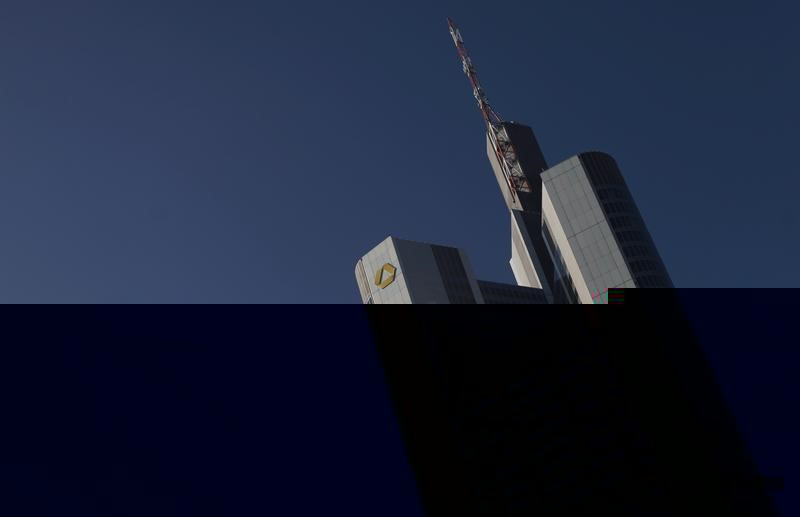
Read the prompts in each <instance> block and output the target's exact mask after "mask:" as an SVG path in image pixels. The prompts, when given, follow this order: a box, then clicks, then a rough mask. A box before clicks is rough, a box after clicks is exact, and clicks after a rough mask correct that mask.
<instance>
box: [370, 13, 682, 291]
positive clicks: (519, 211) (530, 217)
mask: <svg viewBox="0 0 800 517" xmlns="http://www.w3.org/2000/svg"><path fill="white" fill-rule="evenodd" d="M450 31H451V35H452V36H453V41H454V42H455V43H456V47H457V48H458V51H459V56H460V57H461V59H462V63H463V67H464V72H465V73H466V74H467V76H468V77H469V79H470V83H471V84H472V86H473V89H474V94H475V98H476V100H477V101H478V106H479V108H480V109H481V112H482V114H483V117H484V121H485V122H486V126H487V130H486V151H487V156H488V158H489V163H490V165H491V167H492V171H493V172H494V175H495V178H496V179H497V183H498V185H499V187H500V192H501V194H502V197H503V200H504V202H505V205H506V209H507V210H508V211H509V219H510V222H511V224H510V229H511V232H510V234H511V257H510V260H509V264H510V266H511V270H512V272H513V273H514V278H515V280H516V282H517V286H519V287H527V288H531V289H537V290H539V291H540V293H541V295H542V296H543V297H544V300H545V301H546V302H547V303H596V302H597V301H598V300H606V299H607V297H605V296H604V295H605V294H606V293H607V292H608V290H609V289H618V288H626V289H627V288H637V287H667V288H669V287H672V281H671V280H670V278H669V275H668V273H667V270H666V267H665V266H664V263H663V262H662V260H661V257H660V255H659V253H658V251H657V250H656V247H655V244H654V243H653V239H652V237H651V236H650V234H649V232H648V231H647V227H646V226H645V224H644V221H643V219H642V217H641V214H640V213H639V210H638V208H637V207H636V204H635V203H634V201H633V196H632V195H631V193H630V191H629V190H628V187H627V185H626V183H625V180H624V179H623V177H622V173H621V172H620V171H619V168H618V166H617V163H616V161H615V160H614V159H613V158H612V157H611V156H609V155H607V154H605V153H600V152H586V153H581V154H578V155H576V156H573V157H571V158H569V159H567V160H565V161H563V162H561V163H559V164H558V165H555V166H554V167H548V165H547V161H546V160H545V157H544V154H543V153H542V150H541V148H540V147H539V143H538V142H537V140H536V136H535V135H534V132H533V130H532V129H531V128H530V127H528V126H526V125H523V124H519V123H516V122H509V121H503V120H502V119H500V117H499V116H498V115H497V114H496V113H495V111H494V110H493V109H492V108H491V106H490V105H489V103H488V101H487V100H486V97H485V94H484V93H483V89H482V88H481V87H480V84H479V83H478V80H477V75H476V73H475V68H474V66H473V65H472V61H471V60H470V58H469V56H468V55H467V54H466V49H465V48H464V47H463V40H462V39H461V34H460V32H459V31H458V29H457V28H456V27H455V25H454V24H452V22H451V24H450ZM386 242H387V241H384V243H382V244H380V245H378V247H376V248H375V249H373V250H372V251H370V252H369V253H368V254H367V255H365V257H363V258H362V259H361V260H360V261H359V264H363V262H364V260H365V259H369V257H372V256H375V254H376V253H378V250H379V249H380V248H381V246H384V245H385V243H386ZM394 242H399V241H394ZM402 242H403V243H405V244H402V246H405V247H407V248H408V249H411V248H413V247H414V246H412V244H411V243H410V241H402ZM419 246H422V248H420V249H423V248H425V247H426V246H427V247H430V246H431V245H423V244H419ZM419 246H418V247H419ZM436 248H437V247H433V248H431V249H436ZM436 256H438V255H436ZM458 256H459V261H461V262H463V263H464V264H466V255H465V254H464V252H463V251H458ZM437 260H438V259H437ZM410 263H414V264H416V261H411V262H410ZM437 264H439V262H437ZM359 267H361V269H363V266H359ZM359 267H357V268H356V279H357V281H358V284H359V290H360V292H361V294H362V301H364V303H480V301H479V300H480V290H475V288H474V286H473V291H475V292H474V293H473V294H472V295H471V296H429V292H428V291H431V290H436V288H434V287H433V286H434V285H445V284H446V283H447V275H448V274H450V273H446V272H445V271H444V270H443V269H441V268H432V267H427V268H419V269H418V268H413V269H411V270H408V271H405V272H404V273H403V283H402V284H401V285H403V286H404V287H403V288H402V289H405V291H404V292H406V294H407V295H406V296H405V297H403V296H399V297H391V296H371V295H370V293H369V292H368V290H369V289H372V288H373V287H374V286H371V284H369V282H367V281H366V280H365V279H364V278H365V277H364V275H361V274H360V273H359V271H360V269H359ZM393 267H396V266H393ZM473 284H474V281H473ZM500 285H502V284H495V288H499V286H500ZM412 286H413V287H412ZM510 288H511V286H507V287H506V289H507V290H509V289H510ZM431 292H432V291H431ZM439 292H440V293H444V292H445V291H441V290H440V291H439ZM413 293H419V294H418V295H414V294H413ZM423 299H424V300H427V301H425V302H421V301H420V300H423ZM536 299H537V300H538V298H536ZM537 303H538V302H537Z"/></svg>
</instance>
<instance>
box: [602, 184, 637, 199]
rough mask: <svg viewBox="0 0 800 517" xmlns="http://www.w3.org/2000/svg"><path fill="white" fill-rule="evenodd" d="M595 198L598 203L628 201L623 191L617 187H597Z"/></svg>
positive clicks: (628, 197) (626, 193) (627, 196)
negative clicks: (613, 200) (617, 200)
mask: <svg viewBox="0 0 800 517" xmlns="http://www.w3.org/2000/svg"><path fill="white" fill-rule="evenodd" d="M597 197H598V198H599V199H600V201H607V200H611V199H619V200H622V201H630V196H629V195H628V192H627V191H626V190H625V189H622V188H619V187H598V188H597Z"/></svg>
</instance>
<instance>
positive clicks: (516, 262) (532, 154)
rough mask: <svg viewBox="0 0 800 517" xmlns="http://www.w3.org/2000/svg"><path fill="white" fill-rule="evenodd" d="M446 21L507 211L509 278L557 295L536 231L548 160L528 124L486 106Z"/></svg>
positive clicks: (550, 296) (475, 76)
mask: <svg viewBox="0 0 800 517" xmlns="http://www.w3.org/2000/svg"><path fill="white" fill-rule="evenodd" d="M447 23H448V26H449V28H450V35H451V37H452V38H453V42H454V43H455V45H456V50H457V51H458V56H459V58H460V59H461V66H462V69H463V70H464V73H465V74H466V76H467V78H468V79H469V82H470V85H471V86H472V89H473V95H474V96H475V99H476V100H477V102H478V108H480V111H481V114H482V115H483V120H484V122H485V124H486V152H487V155H488V157H489V162H490V163H491V165H492V169H493V170H494V173H495V177H496V178H497V182H498V183H499V185H500V191H501V192H502V194H503V199H504V200H505V202H506V206H507V207H508V209H509V211H510V214H511V260H510V264H511V270H512V271H513V273H514V278H515V279H516V280H517V284H519V285H522V286H526V287H535V288H540V289H542V290H543V291H544V293H545V295H546V296H547V299H548V301H550V302H553V301H558V297H557V296H556V297H554V293H553V289H552V286H551V283H552V281H553V271H554V268H553V264H552V261H551V260H550V256H549V254H548V253H547V248H546V246H545V244H544V241H543V239H542V232H541V225H542V180H541V178H540V177H539V174H540V173H541V172H542V171H544V170H545V169H547V161H546V160H545V158H544V155H543V154H542V150H541V148H540V147H539V143H538V142H537V141H536V137H535V136H534V134H533V130H532V129H531V128H530V127H528V126H524V125H522V124H517V123H514V122H506V121H503V119H502V118H501V117H500V116H499V115H498V114H497V112H496V111H495V110H494V108H492V107H491V105H490V104H489V101H488V99H487V98H486V94H485V92H484V91H483V88H481V85H480V82H479V81H478V74H477V72H476V70H475V66H474V65H473V63H472V59H471V58H470V56H469V54H468V53H467V50H466V47H465V46H464V40H463V38H462V36H461V31H460V30H459V29H458V27H456V25H455V23H454V22H453V20H451V19H450V18H448V19H447ZM555 294H558V293H555Z"/></svg>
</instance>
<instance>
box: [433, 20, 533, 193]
mask: <svg viewBox="0 0 800 517" xmlns="http://www.w3.org/2000/svg"><path fill="white" fill-rule="evenodd" d="M447 25H448V27H449V28H450V36H452V38H453V43H455V45H456V50H457V51H458V57H459V58H460V59H461V66H462V68H463V70H464V74H466V76H467V78H468V79H469V82H470V84H471V85H472V94H473V95H474V96H475V100H476V101H478V108H480V110H481V113H482V114H483V119H484V121H485V122H486V129H487V131H488V134H489V140H490V141H491V142H492V147H493V148H494V153H495V156H496V157H497V162H498V163H499V164H500V167H501V169H502V170H503V174H504V175H505V178H506V181H507V182H508V187H509V189H510V190H511V198H512V200H514V201H515V202H516V201H517V193H519V192H531V188H530V185H529V184H528V180H527V178H526V177H525V173H524V172H523V171H522V167H520V165H519V161H518V160H517V153H516V151H515V150H514V146H513V145H512V144H511V139H510V137H509V135H508V132H507V131H506V129H505V128H504V127H503V126H502V124H503V119H501V118H500V116H499V115H498V114H497V112H495V111H494V109H493V108H492V106H491V105H490V104H489V101H488V99H487V98H486V94H485V93H484V91H483V88H481V84H480V82H478V73H477V72H476V71H475V67H474V66H473V64H472V59H470V57H469V54H468V53H467V49H466V47H465V46H464V39H463V38H462V37H461V31H459V30H458V27H456V24H455V23H454V22H453V20H451V19H450V18H448V19H447Z"/></svg>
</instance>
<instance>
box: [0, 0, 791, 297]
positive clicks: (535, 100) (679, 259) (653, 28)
mask: <svg viewBox="0 0 800 517" xmlns="http://www.w3.org/2000/svg"><path fill="white" fill-rule="evenodd" d="M505 5H506V8H504V9H494V8H489V7H488V5H487V4H486V3H485V2H438V3H432V2H418V1H404V2H394V3H385V2H352V1H346V0H345V1H342V2H333V3H331V2H310V1H297V2H279V3H278V2H270V3H265V2H256V1H229V2H209V1H202V0H201V1H197V0H195V1H191V2H189V1H182V0H178V1H171V2H155V1H149V0H139V1H136V2H122V1H118V2H104V1H86V0H76V1H73V2H68V3H65V2H60V1H45V0H42V1H31V0H24V1H23V0H4V1H3V8H2V11H3V15H2V17H0V232H2V236H3V253H2V256H1V258H0V260H1V261H2V266H3V267H1V268H0V301H2V302H99V303H107V302H114V303H116V302H120V303H122V302H124V303H140V302H162V303H172V302H182V303H207V302H218V303H251V302H259V303H304V302H311V303H358V302H359V301H360V299H359V296H358V292H357V288H356V283H355V278H354V273H353V270H354V265H355V262H356V260H357V259H358V258H359V257H360V256H362V255H363V254H364V253H366V252H367V251H368V250H370V249H371V248H372V247H373V246H375V245H376V244H377V243H379V242H380V241H382V240H383V239H384V238H386V237H387V236H388V235H393V236H397V237H401V238H406V239H411V240H418V241H423V242H431V243H437V244H443V245H450V246H456V247H460V248H463V249H465V250H466V251H467V253H468V254H469V257H470V260H471V262H472V265H473V269H474V270H475V271H476V274H477V275H478V276H479V277H480V278H483V279H487V280H496V281H506V282H512V281H513V277H512V274H511V270H510V267H509V266H508V259H509V257H510V242H509V240H510V237H509V232H510V227H509V220H508V215H507V213H506V210H505V208H504V204H503V201H502V198H501V195H500V191H499V187H498V185H497V184H496V182H495V180H494V177H493V174H492V172H491V169H490V166H489V163H488V161H487V158H486V155H485V148H484V128H483V125H482V119H481V116H480V113H479V111H478V109H477V106H476V104H475V102H474V99H473V97H472V92H471V89H470V87H469V85H468V82H467V79H466V77H465V76H464V75H463V73H462V72H461V67H460V63H459V62H458V58H457V56H456V52H455V49H454V47H453V44H452V41H451V39H450V36H449V33H448V31H447V24H446V17H447V16H451V17H453V18H454V19H455V21H456V22H457V23H458V24H459V26H460V28H461V31H462V34H463V36H464V39H465V42H466V45H467V48H468V49H469V50H470V52H471V54H472V57H473V62H474V64H475V65H476V67H477V70H478V73H479V76H480V78H481V81H482V84H483V86H484V89H485V90H486V92H487V94H488V96H489V99H490V101H491V102H492V103H493V105H494V107H495V108H496V109H497V111H498V112H499V113H500V114H501V116H503V117H504V118H506V119H509V120H514V121H518V122H522V123H525V124H528V125H530V126H532V127H533V128H534V130H535V131H536V134H537V137H538V139H539V142H540V144H541V146H542V148H543V150H544V153H545V156H546V157H547V159H548V161H549V163H550V164H556V163H558V162H560V161H562V160H564V159H567V158H569V157H570V156H573V155H574V154H576V153H578V152H582V151H587V150H602V151H605V152H608V153H610V154H612V155H613V156H614V157H615V158H616V159H617V161H618V163H619V165H620V167H621V169H622V172H623V174H624V175H625V177H626V179H627V182H628V184H629V187H630V189H631V191H632V192H633V195H634V198H635V199H636V201H637V203H638V205H639V208H640V210H641V212H642V215H643V217H644V218H645V221H646V223H647V225H648V228H649V229H650V231H651V233H652V235H653V237H654V240H655V242H656V245H657V246H658V248H659V251H660V253H661V255H662V257H663V259H664V261H665V263H666V265H667V268H668V270H669V272H670V274H671V276H672V278H673V281H674V283H675V284H676V286H679V287H751V286H763V287H770V286H775V287H777V286H794V287H797V286H800V273H798V269H797V268H796V263H797V262H798V258H800V253H799V251H800V244H798V242H797V239H796V238H792V237H791V236H792V235H795V236H796V235H797V234H798V230H799V225H800V222H799V221H798V211H797V208H796V203H795V192H796V191H797V189H798V187H800V175H798V174H797V167H796V166H795V165H794V164H793V162H794V156H793V154H794V153H793V152H792V151H793V150H794V149H796V135H797V125H796V121H797V120H798V118H800V100H798V96H797V94H796V92H797V91H800V43H798V40H797V38H796V34H797V33H798V32H800V22H799V21H798V20H800V16H799V15H800V6H797V5H796V4H794V3H792V2H788V1H787V2H770V1H766V2H755V1H752V2H744V1H740V2H725V3H722V2H702V3H698V2H688V1H686V2H670V3H669V4H667V3H660V4H653V3H647V4H646V5H645V4H642V5H638V4H637V5H631V4H630V3H629V2H621V1H610V2H604V3H600V2H592V1H575V2H547V3H536V4H534V3H531V2H507V3H506V4H505Z"/></svg>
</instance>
